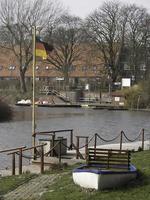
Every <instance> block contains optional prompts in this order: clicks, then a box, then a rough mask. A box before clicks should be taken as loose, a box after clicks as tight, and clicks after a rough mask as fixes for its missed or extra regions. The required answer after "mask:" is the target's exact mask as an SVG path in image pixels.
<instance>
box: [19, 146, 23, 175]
mask: <svg viewBox="0 0 150 200" xmlns="http://www.w3.org/2000/svg"><path fill="white" fill-rule="evenodd" d="M19 174H22V149H19Z"/></svg>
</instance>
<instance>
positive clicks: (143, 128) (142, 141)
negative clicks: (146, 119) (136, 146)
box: [142, 128, 144, 151]
mask: <svg viewBox="0 0 150 200" xmlns="http://www.w3.org/2000/svg"><path fill="white" fill-rule="evenodd" d="M143 150H144V128H143V129H142V151H143Z"/></svg>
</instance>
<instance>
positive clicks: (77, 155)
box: [76, 136, 79, 159]
mask: <svg viewBox="0 0 150 200" xmlns="http://www.w3.org/2000/svg"><path fill="white" fill-rule="evenodd" d="M76 138H77V149H76V159H78V158H79V136H76Z"/></svg>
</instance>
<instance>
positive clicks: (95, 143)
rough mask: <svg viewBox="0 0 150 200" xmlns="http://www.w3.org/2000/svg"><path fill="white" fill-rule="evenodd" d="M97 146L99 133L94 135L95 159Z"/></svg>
mask: <svg viewBox="0 0 150 200" xmlns="http://www.w3.org/2000/svg"><path fill="white" fill-rule="evenodd" d="M96 146H97V133H95V137H94V159H95V155H96Z"/></svg>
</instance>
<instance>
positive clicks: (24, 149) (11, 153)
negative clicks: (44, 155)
mask: <svg viewBox="0 0 150 200" xmlns="http://www.w3.org/2000/svg"><path fill="white" fill-rule="evenodd" d="M45 145H47V144H46V143H45V144H40V145H37V146H34V147H29V148H26V149H22V151H28V150H31V149H35V148H38V147H41V146H45ZM20 149H21V148H20ZM20 149H18V150H17V151H13V152H10V153H8V154H7V155H11V154H13V153H18V152H19V151H20Z"/></svg>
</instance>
